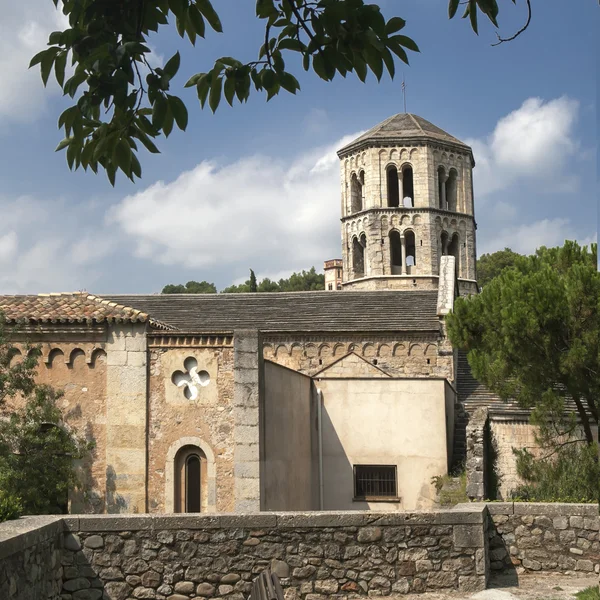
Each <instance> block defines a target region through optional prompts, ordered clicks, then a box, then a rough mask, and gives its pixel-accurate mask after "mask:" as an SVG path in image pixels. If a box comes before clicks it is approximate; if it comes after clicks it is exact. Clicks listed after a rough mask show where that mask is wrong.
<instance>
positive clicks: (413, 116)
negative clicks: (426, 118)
mask: <svg viewBox="0 0 600 600" xmlns="http://www.w3.org/2000/svg"><path fill="white" fill-rule="evenodd" d="M405 114H407V115H408V116H409V117H410V119H411V121H412V122H413V123H414V124H415V125H416V126H417V129H418V130H419V131H421V132H423V133H425V130H424V129H423V128H422V127H421V123H419V122H418V121H417V120H416V119H415V115H413V114H412V113H405ZM448 135H450V134H448Z"/></svg>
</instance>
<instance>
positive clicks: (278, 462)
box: [261, 361, 317, 510]
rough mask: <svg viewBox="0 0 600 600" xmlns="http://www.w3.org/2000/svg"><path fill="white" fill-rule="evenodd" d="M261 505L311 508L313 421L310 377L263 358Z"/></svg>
mask: <svg viewBox="0 0 600 600" xmlns="http://www.w3.org/2000/svg"><path fill="white" fill-rule="evenodd" d="M264 370H265V391H264V404H263V410H264V412H263V414H264V416H263V435H262V440H263V446H264V449H263V457H264V458H263V468H262V473H263V479H264V481H263V497H262V499H261V510H315V509H316V508H317V496H316V494H317V489H316V483H317V482H316V475H317V470H316V466H317V465H316V458H317V457H316V450H317V448H316V439H315V431H314V429H315V428H314V424H315V423H316V421H315V419H316V410H315V408H316V407H315V402H314V399H313V386H312V380H311V378H310V377H307V376H306V375H302V374H301V373H297V372H295V371H292V370H290V369H287V368H285V367H281V366H280V365H277V364H275V363H273V362H270V361H265V363H264Z"/></svg>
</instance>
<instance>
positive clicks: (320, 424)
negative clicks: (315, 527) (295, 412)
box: [317, 388, 324, 510]
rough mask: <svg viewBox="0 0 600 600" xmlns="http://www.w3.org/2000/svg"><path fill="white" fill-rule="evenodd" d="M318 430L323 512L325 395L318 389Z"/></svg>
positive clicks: (321, 507) (320, 504)
mask: <svg viewBox="0 0 600 600" xmlns="http://www.w3.org/2000/svg"><path fill="white" fill-rule="evenodd" d="M317 430H318V436H319V510H323V505H324V502H323V393H322V392H321V390H320V389H319V388H317Z"/></svg>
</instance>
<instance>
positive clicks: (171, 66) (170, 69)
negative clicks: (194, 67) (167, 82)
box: [163, 52, 181, 79]
mask: <svg viewBox="0 0 600 600" xmlns="http://www.w3.org/2000/svg"><path fill="white" fill-rule="evenodd" d="M180 64H181V56H180V55H179V52H175V54H173V56H171V58H170V59H169V60H168V61H167V64H166V65H165V66H164V67H163V72H164V73H166V74H167V75H168V76H169V79H173V77H175V75H176V74H177V71H179V65H180Z"/></svg>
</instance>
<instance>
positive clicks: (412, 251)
mask: <svg viewBox="0 0 600 600" xmlns="http://www.w3.org/2000/svg"><path fill="white" fill-rule="evenodd" d="M404 240H405V245H406V258H405V264H406V266H407V269H406V272H407V273H410V272H411V270H410V269H409V268H408V267H414V266H416V264H417V244H416V242H415V234H414V232H413V231H405V232H404Z"/></svg>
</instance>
